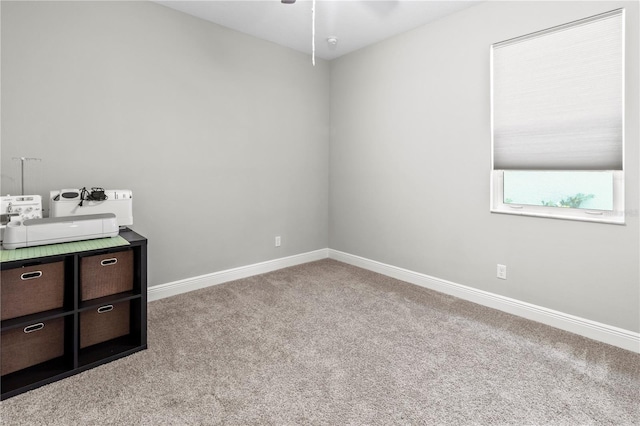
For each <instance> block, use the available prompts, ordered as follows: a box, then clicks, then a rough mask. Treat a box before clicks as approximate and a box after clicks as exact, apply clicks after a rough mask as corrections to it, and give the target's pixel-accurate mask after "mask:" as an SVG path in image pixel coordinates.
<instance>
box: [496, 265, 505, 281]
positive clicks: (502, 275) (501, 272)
mask: <svg viewBox="0 0 640 426" xmlns="http://www.w3.org/2000/svg"><path fill="white" fill-rule="evenodd" d="M497 277H498V278H500V279H501V280H506V279H507V265H501V264H499V263H498V271H497Z"/></svg>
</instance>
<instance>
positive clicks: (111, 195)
mask: <svg viewBox="0 0 640 426" xmlns="http://www.w3.org/2000/svg"><path fill="white" fill-rule="evenodd" d="M49 195H50V198H49V217H62V216H75V215H87V214H99V213H113V214H115V215H116V218H117V219H118V225H120V226H129V225H133V193H132V192H131V190H129V189H107V190H104V195H105V196H106V197H107V198H106V200H102V201H91V200H86V199H85V200H82V191H81V190H80V189H75V188H74V189H61V190H56V191H51V192H50V193H49Z"/></svg>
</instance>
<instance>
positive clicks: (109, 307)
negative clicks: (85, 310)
mask: <svg viewBox="0 0 640 426" xmlns="http://www.w3.org/2000/svg"><path fill="white" fill-rule="evenodd" d="M109 311H113V305H104V306H100V307H99V308H98V313H99V314H104V313H105V312H109Z"/></svg>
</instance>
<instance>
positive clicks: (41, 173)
mask: <svg viewBox="0 0 640 426" xmlns="http://www.w3.org/2000/svg"><path fill="white" fill-rule="evenodd" d="M329 75H330V74H329V67H328V63H327V62H326V61H322V60H318V61H317V62H316V67H315V68H314V67H312V66H311V58H310V57H309V56H308V55H304V54H301V53H298V52H295V51H292V50H290V49H286V48H284V47H280V46H277V45H275V44H272V43H269V42H265V41H261V40H258V39H255V38H252V37H249V36H246V35H243V34H241V33H238V32H234V31H231V30H228V29H225V28H222V27H220V26H217V25H214V24H211V23H208V22H205V21H202V20H199V19H196V18H193V17H190V16H188V15H185V14H182V13H179V12H176V11H174V10H171V9H168V8H165V7H163V6H160V5H157V4H154V3H151V2H77V3H66V2H44V3H40V2H37V3H36V2H20V3H11V2H5V1H3V2H2V189H1V191H2V193H3V194H6V193H12V194H16V193H17V192H18V189H17V188H19V168H18V167H17V164H18V162H16V161H12V157H18V156H27V157H39V158H42V162H39V163H34V164H32V165H31V164H29V165H28V166H29V173H28V174H27V184H26V191H27V192H28V193H38V194H41V195H43V196H45V195H48V191H49V190H51V189H59V188H74V187H79V186H80V187H81V186H87V187H90V186H102V187H105V188H111V189H119V188H126V189H131V190H133V194H134V203H133V206H134V225H133V226H132V228H133V229H134V230H136V231H138V232H140V233H141V234H143V235H145V236H146V237H148V238H149V244H150V245H149V256H150V257H149V271H150V277H149V285H156V284H160V283H165V282H170V281H174V280H177V279H182V278H188V277H193V276H197V275H201V274H206V273H210V272H214V271H219V270H224V269H228V268H232V267H237V266H243V265H248V264H253V263H256V262H260V261H265V260H269V259H274V258H280V257H284V256H289V255H293V254H298V253H303V252H307V251H311V250H316V249H321V248H326V247H327V245H328V244H327V238H328V229H327V226H328V218H327V216H328V207H327V200H328V138H329V88H330V86H329ZM46 204H47V205H48V203H46ZM276 235H280V236H282V247H280V248H275V247H274V237H275V236H276Z"/></svg>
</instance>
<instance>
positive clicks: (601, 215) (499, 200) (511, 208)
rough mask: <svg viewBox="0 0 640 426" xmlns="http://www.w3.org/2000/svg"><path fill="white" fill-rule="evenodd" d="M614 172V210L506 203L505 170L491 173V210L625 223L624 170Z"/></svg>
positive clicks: (515, 213) (504, 212)
mask: <svg viewBox="0 0 640 426" xmlns="http://www.w3.org/2000/svg"><path fill="white" fill-rule="evenodd" d="M611 172H612V173H613V210H591V209H577V208H571V207H548V206H533V205H526V204H505V203H504V170H494V171H493V172H492V173H491V207H490V209H491V212H492V213H503V214H514V215H519V216H536V217H546V218H553V219H567V220H579V221H585V222H599V223H611V224H616V225H624V224H625V214H624V171H621V170H612V171H611Z"/></svg>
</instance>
